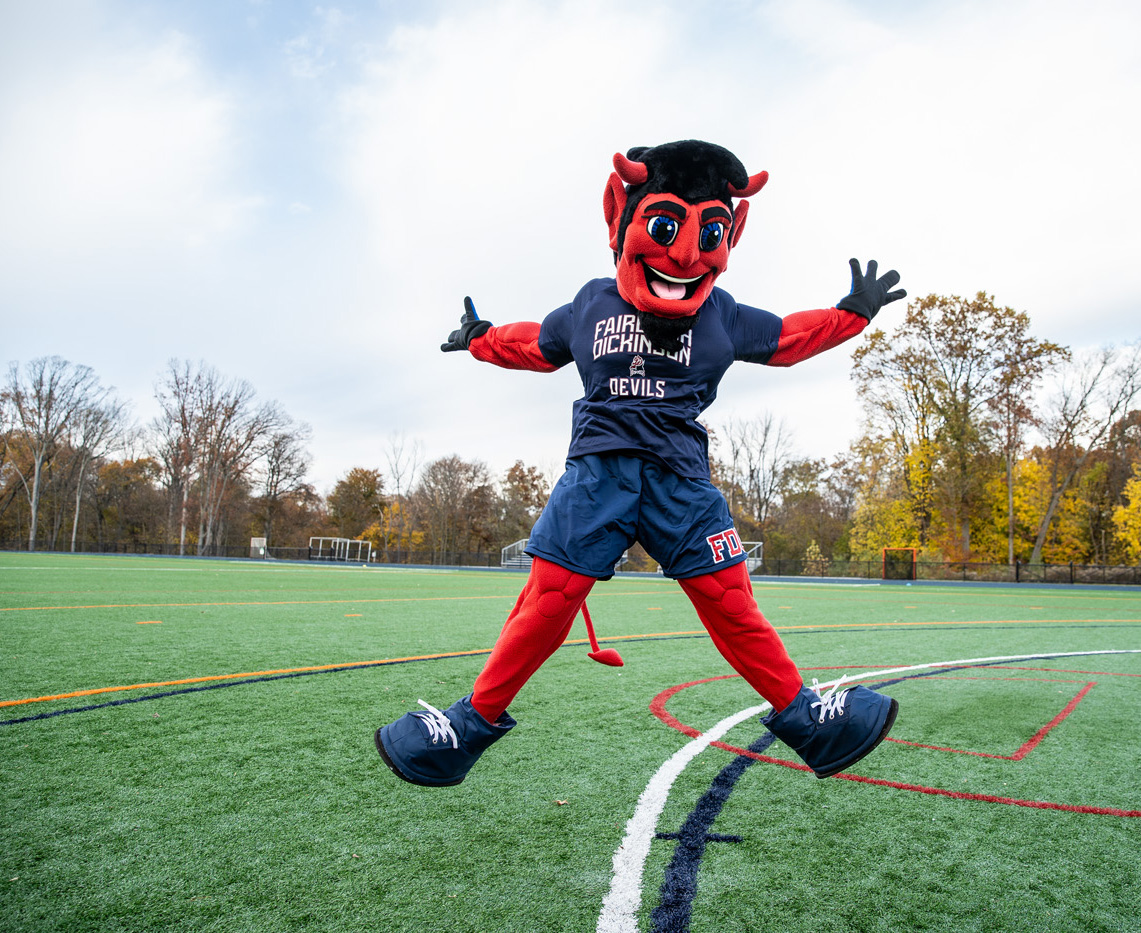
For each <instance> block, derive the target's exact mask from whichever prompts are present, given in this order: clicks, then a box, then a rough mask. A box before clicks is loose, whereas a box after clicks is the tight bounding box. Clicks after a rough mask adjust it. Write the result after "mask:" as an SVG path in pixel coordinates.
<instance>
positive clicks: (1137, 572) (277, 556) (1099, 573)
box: [0, 541, 1141, 586]
mask: <svg viewBox="0 0 1141 933" xmlns="http://www.w3.org/2000/svg"><path fill="white" fill-rule="evenodd" d="M27 547H28V546H27V542H26V541H25V542H18V541H0V551H26V550H27ZM38 550H40V551H47V550H48V549H47V548H40V549H38ZM58 550H61V551H62V550H65V549H64V548H59V549H58ZM76 551H77V552H78V553H84V554H153V555H161V556H166V557H177V556H178V545H177V544H155V543H144V542H128V543H119V544H106V545H95V544H86V545H77V547H76ZM186 556H187V557H194V556H197V555H196V554H195V552H194V549H193V548H192V547H188V548H187V552H186ZM208 556H211V557H229V558H245V559H247V560H248V559H249V558H250V547H249V545H248V544H247V545H234V546H233V547H215V548H214V549H213V553H212V554H210V555H208ZM316 556H317V555H316V554H315V553H313V552H311V551H310V549H309V548H307V547H268V548H266V558H267V559H268V560H301V561H304V560H312V559H315V558H316ZM373 563H390V564H409V565H417V566H441V567H499V566H500V555H499V553H498V552H486V551H485V552H470V551H448V552H445V553H442V554H441V553H438V552H434V551H402V552H401V553H400V554H399V555H389V559H388V560H387V561H386V560H385V557H384V554H383V553H379V552H376V551H374V552H373ZM752 564H753V562H752V561H750V571H751V573H752V574H753V576H757V577H803V578H806V579H811V578H813V577H821V578H840V579H857V580H879V579H882V577H883V561H882V560H829V559H828V558H817V559H815V560H813V559H794V558H788V559H782V558H775V559H774V558H764V559H763V560H761V561H759V562H757V563H756V565H755V566H752ZM915 579H916V580H927V581H947V582H951V581H956V580H958V581H971V582H976V583H1026V584H1034V583H1062V584H1081V583H1085V584H1115V585H1122V586H1141V566H1107V565H1104V564H1073V563H1069V564H1049V563H1041V564H1025V563H1021V562H1019V563H1015V564H1014V565H1013V566H1011V565H1009V564H987V563H980V562H970V561H948V562H936V561H917V562H916V564H915Z"/></svg>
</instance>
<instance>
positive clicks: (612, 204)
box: [602, 172, 626, 252]
mask: <svg viewBox="0 0 1141 933" xmlns="http://www.w3.org/2000/svg"><path fill="white" fill-rule="evenodd" d="M625 209H626V186H625V185H624V184H622V179H621V178H620V177H619V175H618V173H617V172H611V173H610V178H609V179H607V181H606V190H605V191H603V192H602V214H603V216H604V217H605V218H606V226H608V227H609V228H610V248H611V249H612V250H614V252H618V224H619V221H621V219H622V211H624V210H625Z"/></svg>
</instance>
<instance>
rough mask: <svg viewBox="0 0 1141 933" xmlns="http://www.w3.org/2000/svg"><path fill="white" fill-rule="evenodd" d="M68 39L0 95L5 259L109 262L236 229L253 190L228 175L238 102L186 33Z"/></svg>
mask: <svg viewBox="0 0 1141 933" xmlns="http://www.w3.org/2000/svg"><path fill="white" fill-rule="evenodd" d="M70 40H71V41H69V42H66V43H64V45H65V48H64V49H59V50H57V51H60V52H63V53H65V54H66V57H67V62H68V65H67V67H63V68H61V67H58V63H59V60H58V59H57V58H56V57H55V56H52V57H48V58H44V59H43V60H42V61H40V62H38V64H30V65H29V66H28V67H27V68H26V70H24V71H23V72H22V74H21V79H22V80H21V83H20V86H19V88H18V92H16V93H11V94H6V95H5V96H4V98H3V103H2V104H0V135H2V136H3V138H4V139H5V145H4V146H3V148H2V149H0V203H2V204H3V205H4V217H3V220H2V221H0V250H2V252H3V253H4V255H5V256H6V257H7V260H6V261H8V262H11V263H13V264H17V265H22V264H23V263H25V262H27V263H31V264H33V265H34V266H36V267H37V268H38V269H39V270H40V272H41V273H42V274H47V273H48V271H49V269H50V268H51V267H53V266H54V267H57V268H58V266H59V265H60V264H62V263H66V264H67V265H68V266H69V267H70V268H72V269H75V268H76V267H77V266H78V267H80V268H82V267H83V266H85V265H87V264H89V263H90V264H99V265H104V264H106V263H112V264H113V265H115V266H116V267H117V268H118V267H120V264H122V263H124V262H127V263H137V261H138V258H139V255H140V253H141V254H144V255H145V254H150V253H153V251H154V250H155V249H156V248H166V249H179V248H185V247H194V246H199V245H201V244H204V243H207V242H210V241H212V240H214V239H215V238H218V237H224V236H226V235H227V234H229V233H231V232H233V231H235V230H238V229H241V228H242V227H243V225H244V224H246V223H247V222H248V221H249V218H250V217H251V215H252V214H254V213H255V212H256V210H257V208H258V207H259V206H260V199H259V198H258V197H257V196H256V195H253V194H250V193H242V192H239V191H236V190H233V189H231V188H230V187H229V186H228V185H227V179H228V175H229V173H230V171H231V170H232V160H233V146H234V138H235V136H236V129H235V107H234V102H233V100H232V97H231V96H230V94H228V93H227V92H226V91H225V90H223V89H221V88H220V87H218V86H217V85H214V84H212V83H211V82H210V80H209V79H208V78H207V77H206V76H205V75H204V72H203V69H202V67H201V65H200V63H199V61H198V59H197V56H196V53H195V49H194V46H193V43H192V42H191V41H190V40H189V39H188V38H187V37H186V36H185V35H182V34H180V33H177V32H173V31H170V32H166V33H164V34H163V35H162V36H161V37H159V38H158V39H157V40H152V41H140V40H137V39H135V38H134V37H130V36H118V37H114V38H112V39H111V41H106V42H103V43H99V42H85V41H82V38H81V37H79V36H74V35H72V36H71V37H70ZM120 271H121V269H120Z"/></svg>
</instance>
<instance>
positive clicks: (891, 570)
mask: <svg viewBox="0 0 1141 933" xmlns="http://www.w3.org/2000/svg"><path fill="white" fill-rule="evenodd" d="M917 552H918V548H913V547H885V548H884V549H883V579H885V580H914V579H915V555H916V553H917Z"/></svg>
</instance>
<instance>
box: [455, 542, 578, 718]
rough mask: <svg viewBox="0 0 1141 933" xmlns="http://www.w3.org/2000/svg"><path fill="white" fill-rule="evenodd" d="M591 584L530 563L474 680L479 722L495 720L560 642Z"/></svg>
mask: <svg viewBox="0 0 1141 933" xmlns="http://www.w3.org/2000/svg"><path fill="white" fill-rule="evenodd" d="M594 582H595V578H594V577H585V576H583V575H582V574H578V573H574V572H573V571H570V570H567V569H565V568H563V567H560V566H559V565H558V564H552V563H551V562H550V561H545V560H543V559H542V558H539V557H536V558H535V559H534V561H533V562H532V564H531V575H530V576H529V577H528V578H527V585H526V586H524V587H523V592H522V593H520V594H519V599H518V600H517V601H516V603H515V608H514V609H513V610H511V614H510V615H509V616H508V617H507V622H506V624H505V625H504V626H503V631H502V632H500V634H499V638H498V640H496V642H495V647H494V648H492V650H491V657H489V658H488V659H487V664H485V665H484V668H483V672H482V673H481V674H480V675H479V677H478V678H476V681H475V688H474V690H473V692H472V698H471V703H472V706H474V707H475V708H476V710H477V711H478V712H479V714H480V715H481V716H482V717H483V718H484V719H486V720H487V721H488V722H492V723H493V722H495V721H496V720H497V719H498V718H499V717H500V715H501V714H502V713H503V712H504V711H505V710H506V709H507V707H508V706H509V705H510V703H511V701H512V700H513V699H515V695H516V694H517V693H518V692H519V691H520V690H521V689H522V688H523V685H524V684H525V683H526V682H527V681H528V680H530V679H531V675H533V674H534V673H535V671H537V670H538V669H539V668H540V667H541V666H542V664H543V662H544V661H546V660H547V658H549V657H550V656H551V655H552V654H554V653H555V651H556V650H557V649H558V647H559V645H561V644H562V643H563V642H564V641H565V640H566V637H567V634H568V633H569V632H570V629H571V625H572V624H573V623H574V619H575V616H576V615H578V611H579V608H580V607H581V606H582V604H583V601H584V600H585V599H586V594H587V593H589V592H590V588H591V587H592V586H594Z"/></svg>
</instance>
